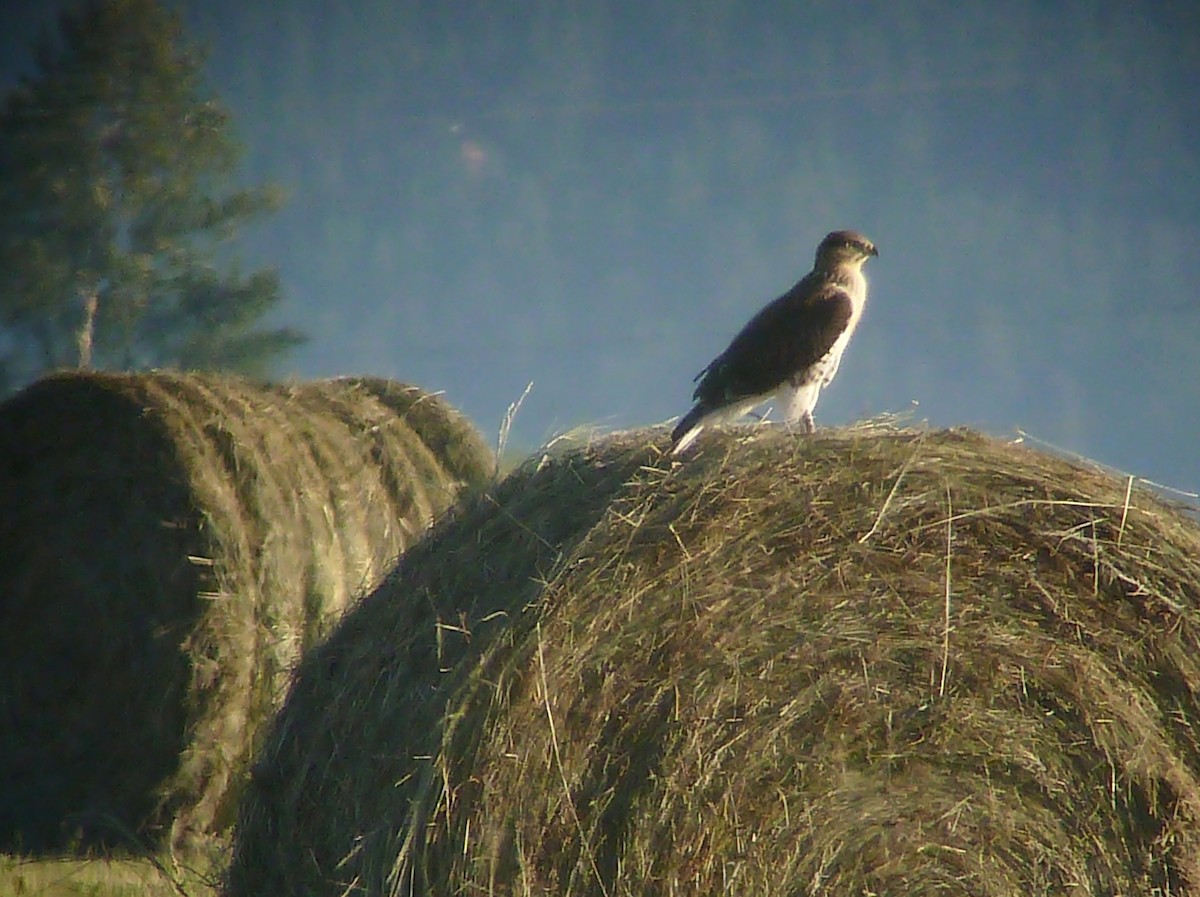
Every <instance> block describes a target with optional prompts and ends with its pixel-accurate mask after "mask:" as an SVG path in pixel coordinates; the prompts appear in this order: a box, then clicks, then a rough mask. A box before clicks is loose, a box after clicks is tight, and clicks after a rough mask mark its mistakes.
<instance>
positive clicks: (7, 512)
mask: <svg viewBox="0 0 1200 897" xmlns="http://www.w3.org/2000/svg"><path fill="white" fill-rule="evenodd" d="M492 466H493V461H492V459H491V457H490V456H489V452H488V449H487V448H486V447H485V446H484V445H483V443H482V441H481V439H480V437H479V436H478V434H477V433H476V432H475V431H474V430H473V429H472V428H471V426H470V424H468V423H467V422H466V421H465V420H464V419H463V418H461V417H460V416H459V415H458V414H457V413H456V412H454V411H453V410H452V409H450V408H449V407H448V406H447V405H445V404H444V403H443V402H442V401H441V400H440V399H438V398H436V397H435V396H432V395H429V394H427V393H424V392H421V391H420V390H418V389H416V388H414V387H408V386H403V385H401V384H394V383H387V382H385V381H378V380H353V379H347V380H330V381H319V382H312V383H300V384H295V385H290V386H267V385H262V384H251V383H249V382H246V381H242V380H237V379H231V378H217V377H212V376H197V375H182V374H171V373H154V374H143V375H99V374H97V375H85V374H70V375H59V376H54V377H50V378H47V379H45V380H42V381H40V382H38V383H36V384H34V385H32V386H30V387H29V388H28V389H26V390H25V391H24V392H22V393H20V394H19V395H17V396H15V397H14V398H12V399H11V400H9V401H8V402H6V403H4V404H3V405H0V546H2V549H0V849H14V848H20V849H24V850H35V851H40V850H46V849H55V848H60V847H62V846H65V845H66V844H67V843H68V842H71V841H75V840H77V839H82V842H83V843H84V844H85V845H92V844H97V843H98V844H112V843H114V842H121V841H122V840H124V839H125V838H126V837H127V835H126V834H125V832H127V831H136V832H137V833H138V834H139V835H141V836H142V837H145V838H149V839H150V840H156V839H159V838H162V837H163V836H164V835H165V834H166V829H167V828H168V827H170V826H174V832H173V833H172V835H173V837H174V838H176V839H179V838H184V837H187V836H189V835H194V834H197V833H200V834H204V833H210V832H213V831H220V830H222V829H225V828H227V827H228V825H229V823H230V821H231V819H232V806H233V798H234V797H235V796H236V792H237V788H236V787H233V786H235V785H236V784H237V783H238V782H239V781H240V779H241V778H242V776H243V774H244V772H245V766H246V763H247V753H248V751H249V749H250V747H251V744H252V742H253V740H254V738H255V733H256V729H258V728H259V726H260V724H261V723H262V722H263V720H264V719H265V718H266V717H267V716H268V715H269V714H270V713H271V712H273V710H274V709H275V708H276V707H277V706H278V703H279V701H280V700H281V698H282V695H283V693H284V691H285V689H286V687H287V683H288V681H289V677H290V671H291V669H292V667H293V666H294V664H295V661H296V659H297V657H298V655H299V654H300V653H301V652H302V651H303V650H304V649H306V648H307V647H308V646H310V645H312V644H313V643H315V642H317V641H318V640H320V639H321V638H323V637H324V635H325V634H326V631H327V629H329V628H330V626H331V624H332V621H333V620H334V619H335V618H337V617H338V616H339V615H340V614H341V612H342V611H343V609H344V608H345V607H346V606H347V605H348V604H349V603H350V602H351V601H352V599H354V598H355V597H357V596H358V595H360V594H361V593H362V592H363V591H364V590H366V589H367V588H369V587H370V586H372V585H373V584H374V583H375V582H377V581H378V579H379V578H380V576H381V575H382V574H383V573H384V572H385V571H386V569H387V567H389V566H390V565H391V563H392V562H394V559H395V557H396V556H397V555H398V554H399V553H400V552H401V551H403V550H404V549H405V548H406V547H407V546H409V545H410V544H411V543H412V542H413V541H414V540H415V539H416V538H417V537H418V536H419V535H421V534H422V533H423V531H424V530H425V529H426V527H427V526H428V524H429V523H430V522H431V520H432V519H433V517H434V516H435V515H437V514H438V513H440V512H441V511H442V510H443V509H445V508H446V507H447V506H448V505H449V504H450V502H451V501H452V500H453V499H454V498H455V496H456V494H457V493H458V492H459V491H460V490H461V488H462V487H463V485H464V484H466V483H480V482H482V481H483V480H485V479H487V478H488V477H490V475H491V471H492Z"/></svg>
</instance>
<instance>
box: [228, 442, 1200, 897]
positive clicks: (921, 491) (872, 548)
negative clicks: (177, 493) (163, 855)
mask: <svg viewBox="0 0 1200 897" xmlns="http://www.w3.org/2000/svg"><path fill="white" fill-rule="evenodd" d="M664 450H665V442H664V439H663V434H662V433H661V431H654V432H650V433H646V432H642V433H632V434H622V435H616V436H612V437H610V438H607V439H604V440H601V441H598V442H596V443H594V444H592V445H586V446H576V447H572V448H570V449H567V450H565V451H564V452H563V453H560V454H555V455H554V456H552V457H548V456H542V457H537V458H534V459H531V460H530V461H529V462H528V463H527V464H526V465H525V466H523V467H521V468H520V469H518V470H517V471H516V472H515V473H514V474H512V475H511V476H510V477H509V478H508V479H507V480H505V481H503V482H502V483H500V484H499V486H498V487H497V488H496V489H495V490H494V491H493V492H492V493H490V494H483V495H480V496H478V497H476V498H475V499H474V500H473V501H472V502H471V503H469V504H468V505H466V506H461V507H460V508H459V509H458V510H456V512H455V514H454V515H453V516H452V517H450V518H447V519H445V520H444V521H443V522H442V523H441V524H440V525H439V526H438V527H437V528H435V529H434V530H433V531H432V533H431V535H430V537H429V538H427V539H426V540H425V541H423V542H422V543H421V544H420V545H418V546H416V547H415V548H414V549H413V550H412V551H410V552H409V553H408V554H407V555H406V556H405V557H404V558H403V559H402V560H401V562H400V564H399V565H398V567H397V568H396V570H395V571H393V573H392V574H391V575H390V576H389V577H388V579H387V580H386V581H385V582H384V583H383V584H382V585H381V586H380V587H379V588H378V589H377V590H376V591H375V592H374V593H373V594H372V595H370V596H368V597H367V598H366V599H364V600H363V602H362V603H360V604H359V605H358V606H357V607H356V608H355V609H354V611H353V612H352V613H351V614H349V615H348V616H347V618H346V619H345V621H344V622H343V624H342V625H341V626H340V627H339V628H338V629H337V630H336V631H335V633H334V634H333V636H332V637H331V638H330V640H329V641H328V642H327V643H326V644H324V645H323V646H321V647H320V648H319V649H317V650H316V651H314V652H312V653H311V654H310V655H309V656H308V657H307V658H306V659H305V661H304V662H303V663H302V665H301V667H300V670H299V673H298V677H297V681H296V684H295V686H294V689H293V691H292V693H291V695H290V697H289V699H288V701H287V703H286V704H285V707H284V709H283V711H282V712H281V714H280V716H279V717H278V718H277V720H276V723H275V724H274V727H273V731H272V733H271V735H270V736H269V737H268V738H267V741H266V744H265V747H264V751H263V753H262V755H261V756H260V760H259V762H258V763H257V765H256V767H255V771H254V773H253V776H252V783H251V786H250V787H249V788H247V790H246V798H245V800H244V802H243V805H242V809H241V815H240V823H239V829H238V833H237V837H236V842H235V848H234V855H233V862H232V867H231V870H230V873H229V886H228V892H229V894H230V895H232V897H250V895H257V894H270V893H297V894H298V893H305V894H329V895H338V894H343V893H346V894H359V893H361V894H393V893H394V894H410V893H415V894H432V895H451V894H456V895H457V894H476V893H478V894H514V895H523V894H553V895H583V894H587V895H602V897H611V895H646V894H662V895H685V894H695V895H712V894H728V893H735V894H778V895H794V894H822V895H826V894H844V895H862V894H918V893H938V894H971V895H1014V897H1015V895H1020V897H1028V895H1037V894H1046V895H1049V894H1063V893H1072V894H1094V895H1102V894H1103V895H1111V894H1124V895H1135V894H1144V895H1151V894H1156V895H1165V894H1186V893H1197V889H1198V888H1200V828H1198V820H1197V813H1198V810H1200V779H1198V775H1200V743H1198V739H1197V731H1196V728H1195V727H1196V726H1197V724H1198V723H1200V710H1198V708H1197V704H1196V695H1197V689H1198V688H1200V645H1198V644H1197V641H1198V629H1197V624H1198V623H1200V615H1198V610H1197V606H1198V604H1200V527H1198V526H1197V524H1196V523H1195V522H1194V520H1192V519H1191V518H1189V517H1188V516H1187V515H1186V514H1184V513H1182V512H1180V511H1178V510H1176V509H1173V508H1171V507H1168V506H1167V505H1165V504H1163V503H1161V502H1160V501H1159V500H1157V499H1156V498H1154V497H1153V496H1151V495H1148V494H1145V493H1143V492H1142V491H1141V490H1140V489H1138V488H1132V489H1130V488H1129V486H1130V483H1129V482H1128V481H1127V480H1124V479H1121V478H1117V477H1114V476H1113V475H1111V474H1108V473H1105V472H1102V471H1099V470H1095V469H1089V468H1086V467H1084V466H1080V465H1074V464H1071V463H1069V462H1066V461H1064V460H1061V459H1059V458H1056V457H1053V456H1049V455H1046V454H1042V453H1038V452H1034V451H1030V450H1027V449H1024V448H1022V447H1017V446H1012V445H1008V444H1004V443H1001V442H997V441H994V440H990V439H986V438H983V437H981V436H978V435H973V434H970V433H965V432H954V431H950V432H936V433H935V432H914V431H911V430H907V431H901V430H895V429H892V428H888V427H875V428H863V429H859V430H856V431H843V432H830V431H822V432H820V433H818V434H817V435H816V436H814V437H811V438H803V437H796V436H792V435H790V434H787V433H785V432H782V430H781V428H774V427H770V428H768V427H756V428H753V429H750V430H744V431H742V430H735V431H731V432H727V433H714V434H710V435H706V437H705V438H704V439H702V440H701V441H700V443H699V444H698V446H697V450H695V451H693V452H692V453H690V454H689V456H688V457H686V458H685V459H684V460H683V461H682V463H674V464H673V463H672V462H671V460H670V459H669V458H667V457H664V455H663V452H664Z"/></svg>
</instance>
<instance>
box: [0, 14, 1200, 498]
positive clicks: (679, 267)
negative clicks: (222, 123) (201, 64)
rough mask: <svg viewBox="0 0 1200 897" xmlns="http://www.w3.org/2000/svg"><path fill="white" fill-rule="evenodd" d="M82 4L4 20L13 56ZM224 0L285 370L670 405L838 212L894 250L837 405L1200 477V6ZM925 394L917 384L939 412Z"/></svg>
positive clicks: (539, 416) (202, 37) (259, 258)
mask: <svg viewBox="0 0 1200 897" xmlns="http://www.w3.org/2000/svg"><path fill="white" fill-rule="evenodd" d="M61 6H62V4H55V3H36V4H24V5H22V4H21V3H9V4H6V5H5V6H4V8H3V11H2V12H0V76H2V77H3V78H4V79H5V81H6V82H7V83H12V80H13V78H14V77H15V75H16V73H17V72H19V71H22V70H25V69H27V67H28V65H29V56H28V45H29V42H30V40H31V39H32V35H33V34H34V33H35V32H36V28H37V26H38V24H39V23H40V22H44V21H46V20H48V19H49V18H50V16H51V13H52V11H53V9H54V8H56V7H61ZM778 6H779V5H771V6H768V5H765V4H750V3H733V2H717V0H703V2H698V3H693V4H662V3H658V4H654V3H652V4H632V3H625V4H622V3H608V4H604V3H596V4H552V3H525V4H495V3H489V4H483V3H449V4H438V3H395V2H384V0H364V2H359V3H355V4H333V3H327V2H317V0H297V2H292V3H288V4H276V3H262V2H248V3H240V2H233V0H209V2H200V0H195V2H185V3H182V4H181V5H180V6H179V8H180V9H181V11H182V13H183V16H184V20H185V22H186V24H187V26H188V29H189V34H190V36H192V37H193V38H195V39H197V40H199V41H201V42H203V43H206V44H207V45H208V46H209V49H210V56H209V63H208V67H207V73H208V76H209V84H210V86H211V87H212V89H213V91H214V92H215V93H216V94H217V95H218V96H219V97H220V98H221V99H222V100H223V102H224V103H225V104H226V105H227V106H228V107H229V108H230V109H231V110H232V112H233V114H234V117H235V127H236V132H237V135H238V136H239V138H240V139H241V141H242V143H243V144H244V145H245V147H246V165H245V172H246V175H247V177H248V178H250V179H267V178H269V179H271V180H274V181H277V182H279V183H281V184H283V185H284V186H285V187H286V188H287V189H288V191H289V193H290V201H289V203H288V205H287V206H286V208H285V209H284V210H283V211H282V212H281V213H279V214H278V215H276V216H274V217H273V218H272V219H270V220H269V221H266V222H264V223H262V224H261V225H259V226H257V227H256V228H255V229H254V230H253V231H252V232H250V233H248V234H247V235H246V240H245V243H244V244H243V247H242V254H243V255H244V256H245V257H246V258H247V260H248V261H249V262H251V263H254V264H270V265H275V266H278V267H279V269H280V271H281V274H282V276H283V282H284V289H285V295H286V299H285V302H284V305H283V307H282V308H281V309H280V312H279V319H280V321H281V322H282V323H287V324H290V325H294V326H297V327H299V328H301V329H303V330H305V331H307V332H308V333H309V334H310V336H311V341H310V342H309V344H308V345H306V346H305V347H304V348H303V349H301V350H300V351H299V352H297V353H296V354H295V355H294V356H293V357H292V359H291V360H290V363H289V364H288V365H287V369H286V370H285V371H283V372H282V373H285V374H291V375H295V376H301V377H315V376H331V375H337V374H351V373H369V374H378V375H384V376H390V377H395V378H397V379H401V380H406V381H409V382H413V383H416V384H418V385H420V386H422V387H424V388H427V389H435V390H444V392H445V394H446V396H447V398H448V399H449V400H450V401H451V402H452V403H453V404H455V405H457V406H459V407H461V408H463V409H464V410H465V411H466V412H467V413H468V414H469V415H470V416H471V417H472V418H473V419H474V420H475V421H476V423H477V424H478V425H479V427H480V428H481V429H482V430H483V431H484V432H485V433H487V434H489V436H490V435H491V434H494V433H495V432H496V430H497V428H498V427H499V424H500V420H501V417H502V416H503V413H504V411H505V408H506V407H507V405H508V403H509V402H511V401H513V400H514V399H516V398H517V397H518V396H519V395H521V393H522V391H523V390H524V388H525V386H526V384H527V383H529V382H531V381H532V382H533V384H534V385H533V389H532V391H531V393H530V395H529V397H528V398H527V399H526V401H525V404H524V406H523V408H522V410H521V412H520V415H519V416H518V419H517V424H516V427H515V430H514V438H515V440H516V441H517V442H518V443H519V444H521V445H523V446H527V447H531V446H533V445H535V444H537V443H539V442H541V441H543V440H544V439H546V438H548V437H549V436H552V435H553V434H554V433H556V432H559V431H561V430H565V429H568V428H571V427H575V426H579V425H588V424H595V425H600V426H603V427H626V426H637V425H644V424H650V423H656V422H661V421H664V420H666V419H667V418H669V417H671V416H673V415H676V414H681V413H682V412H683V411H685V410H686V409H687V407H688V406H689V398H690V388H691V378H692V375H693V374H694V373H695V372H696V371H698V370H699V369H700V368H701V367H703V366H704V364H706V363H707V362H708V361H709V359H710V358H711V357H712V356H713V355H714V354H716V353H717V352H718V351H720V349H721V348H723V346H724V345H725V343H726V342H727V341H728V339H729V337H730V336H732V334H733V333H734V332H735V331H736V330H737V329H738V327H740V326H741V324H742V323H743V322H744V321H745V320H746V319H747V318H749V317H750V315H751V314H753V313H754V311H756V310H757V309H758V308H759V307H760V306H761V305H762V304H764V303H765V302H767V301H769V300H770V299H771V298H773V297H774V296H776V295H778V294H779V293H781V292H782V291H783V290H785V289H787V288H788V287H789V286H790V285H791V284H792V283H793V282H794V281H795V280H796V279H797V278H799V277H800V276H801V275H802V274H803V273H805V271H807V269H808V267H809V265H810V263H811V259H812V252H813V249H814V248H815V246H816V243H817V241H818V240H819V239H820V238H821V236H823V235H824V233H825V232H827V231H828V230H831V229H833V228H837V227H854V228H857V229H860V230H862V231H864V232H866V233H867V234H868V235H869V236H871V237H872V238H873V239H874V240H875V242H876V243H877V244H878V246H879V247H880V257H879V259H877V260H874V261H872V263H871V264H870V266H869V269H868V270H869V273H870V275H871V282H872V293H871V300H870V304H869V306H868V309H867V313H866V316H865V318H864V320H863V323H862V325H861V327H860V329H859V332H858V334H857V335H856V337H855V340H854V342H853V344H852V345H851V346H850V349H849V350H848V352H847V355H846V357H845V359H844V360H843V364H842V367H841V371H840V373H839V375H838V379H837V381H835V383H834V384H833V385H832V386H831V387H830V388H829V389H828V390H827V391H826V392H825V393H824V394H823V396H822V400H821V404H820V406H819V407H818V409H817V422H818V425H821V424H825V425H837V424H844V423H848V422H851V421H853V420H856V419H858V418H861V417H868V416H872V415H875V414H879V413H883V412H905V411H909V410H912V411H913V413H914V415H915V417H916V419H917V420H926V419H927V420H928V421H929V422H930V424H932V425H934V426H952V425H969V426H974V427H979V428H982V429H985V430H987V431H989V432H992V433H995V434H998V435H1015V432H1016V430H1017V429H1018V428H1020V429H1023V430H1026V431H1028V432H1029V433H1031V434H1032V435H1034V436H1036V437H1038V438H1040V439H1044V440H1046V441H1048V442H1051V443H1053V444H1056V445H1059V446H1061V447H1063V448H1065V449H1067V450H1070V451H1074V452H1078V453H1080V454H1083V455H1086V456H1089V457H1092V458H1095V459H1097V460H1099V461H1102V462H1104V463H1108V464H1111V465H1115V466H1117V467H1119V468H1121V469H1123V470H1127V471H1130V472H1133V473H1137V474H1139V475H1142V476H1145V477H1148V478H1150V479H1152V480H1156V481H1158V482H1162V483H1165V484H1168V485H1171V486H1175V487H1177V488H1180V489H1185V490H1191V491H1196V490H1200V460H1198V454H1200V453H1198V452H1197V449H1196V446H1197V445H1198V444H1200V414H1198V413H1197V409H1198V406H1200V351H1198V350H1200V337H1197V333H1200V293H1198V290H1197V284H1198V283H1200V252H1198V251H1197V246H1200V111H1197V110H1198V108H1200V107H1198V105H1197V97H1200V53H1196V52H1195V50H1196V47H1198V46H1200V8H1198V7H1196V6H1195V5H1194V4H1185V3H1141V4H1121V5H1118V4H1096V3H1090V2H1089V3H1083V2H1080V3H1051V4H1047V3H1034V2H1027V3H1011V4H987V5H984V4H960V5H957V6H955V7H950V6H947V5H946V4H940V3H866V2H863V3H854V2H851V3H847V2H839V3H812V4H793V5H790V6H788V7H787V8H786V10H780V9H779V8H778ZM914 403H916V404H914Z"/></svg>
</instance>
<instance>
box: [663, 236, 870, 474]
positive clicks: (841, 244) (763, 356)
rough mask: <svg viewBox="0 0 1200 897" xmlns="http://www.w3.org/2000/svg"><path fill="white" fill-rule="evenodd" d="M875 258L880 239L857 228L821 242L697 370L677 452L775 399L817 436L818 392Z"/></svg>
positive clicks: (853, 319)
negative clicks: (792, 278)
mask: <svg viewBox="0 0 1200 897" xmlns="http://www.w3.org/2000/svg"><path fill="white" fill-rule="evenodd" d="M876 255H879V253H878V252H877V251H876V249H875V244H873V243H872V242H871V241H870V240H868V239H867V238H866V237H864V236H863V235H862V234H860V233H857V232H856V231H852V230H835V231H834V232H833V233H831V234H830V235H829V236H827V237H826V238H825V239H824V240H822V241H821V245H820V246H818V247H817V258H816V262H815V263H814V264H813V269H812V271H810V272H809V273H808V274H806V275H805V276H804V278H803V279H802V280H801V281H800V282H799V283H798V284H796V285H795V286H794V287H792V288H791V289H790V290H788V291H787V292H786V293H784V294H783V295H782V296H780V297H779V298H778V299H776V300H775V301H774V302H772V303H771V304H770V305H767V306H766V307H765V308H763V309H762V310H761V311H760V312H759V313H758V314H756V315H755V316H754V317H753V318H751V319H750V322H749V323H748V324H746V326H745V327H743V328H742V329H741V331H740V332H739V333H738V335H737V336H735V337H734V338H733V341H732V342H731V343H730V344H729V346H728V348H726V349H725V351H724V352H722V353H721V354H720V355H718V356H717V357H716V358H714V359H713V360H712V361H711V362H710V363H709V365H708V367H706V368H705V369H704V370H702V371H701V372H700V373H699V374H697V375H696V378H695V379H696V380H697V381H699V384H698V385H697V386H696V391H695V393H694V394H693V396H692V398H693V399H695V401H696V405H695V407H694V408H692V410H691V411H689V412H688V413H687V414H685V415H684V416H683V418H682V419H681V420H680V421H679V423H678V424H677V425H676V427H675V430H674V431H673V432H672V433H671V441H672V443H673V448H672V449H671V454H673V455H678V454H679V453H680V452H682V451H683V450H684V449H686V448H687V447H688V446H689V445H691V444H692V441H693V440H694V439H695V438H696V437H697V436H699V435H700V431H701V430H703V429H704V428H705V427H706V426H709V425H712V424H718V423H723V422H724V421H728V420H733V419H735V418H738V417H741V416H742V415H743V414H745V413H746V412H748V411H750V410H751V409H752V408H754V407H755V406H756V405H761V404H762V403H763V402H765V401H767V400H768V399H771V398H774V399H775V400H776V402H777V403H778V404H779V406H780V407H781V408H782V409H783V414H784V418H785V420H787V421H789V422H796V421H799V422H800V427H801V429H802V430H803V431H804V432H805V433H811V432H812V431H813V426H814V425H813V416H812V415H813V409H814V408H816V407H817V396H818V395H819V394H820V392H821V388H822V387H823V386H826V385H828V384H829V381H831V380H832V379H833V375H834V374H836V373H837V369H838V364H839V363H840V362H841V360H842V353H843V352H844V351H846V344H847V343H849V342H850V336H851V335H852V334H853V333H854V328H855V327H857V326H858V319H859V318H860V317H861V316H862V311H863V306H864V305H865V304H866V302H867V279H866V277H865V276H864V275H863V272H862V266H863V263H864V262H865V261H866V260H867V259H869V258H871V257H872V256H876Z"/></svg>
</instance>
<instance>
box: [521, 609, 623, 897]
mask: <svg viewBox="0 0 1200 897" xmlns="http://www.w3.org/2000/svg"><path fill="white" fill-rule="evenodd" d="M536 631H537V658H538V676H539V677H540V678H541V685H542V701H543V702H544V704H545V706H546V723H547V725H549V727H550V746H551V748H553V750H554V765H555V767H556V768H557V769H558V776H559V779H561V781H562V789H563V801H564V802H565V803H566V805H567V807H568V809H570V811H571V817H572V818H573V819H574V820H575V826H576V829H577V830H578V832H579V846H580V849H581V850H582V851H583V852H584V853H585V854H586V855H587V859H588V864H589V865H590V866H591V867H592V874H593V875H594V876H596V884H597V885H598V886H599V888H600V891H601V892H602V893H603V894H604V897H608V888H607V887H606V886H605V884H604V878H603V877H602V876H601V875H600V867H599V866H597V865H596V856H595V854H594V853H592V848H591V844H590V841H589V839H588V836H587V832H586V831H584V828H583V821H582V820H581V819H580V818H579V811H578V810H577V809H576V808H575V801H574V799H573V798H572V797H571V785H570V783H569V782H568V781H567V771H566V769H564V768H563V762H562V752H561V751H560V750H559V747H558V732H557V731H556V729H555V727H554V711H553V710H551V708H550V685H549V683H548V682H547V681H546V657H545V654H544V653H543V652H542V624H541V623H540V622H539V623H538V624H537V627H536Z"/></svg>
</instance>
